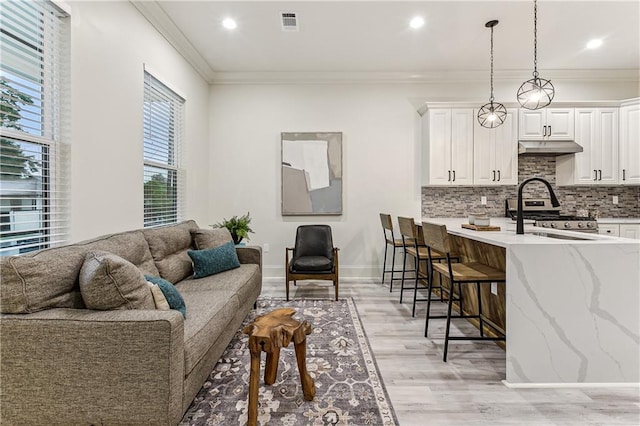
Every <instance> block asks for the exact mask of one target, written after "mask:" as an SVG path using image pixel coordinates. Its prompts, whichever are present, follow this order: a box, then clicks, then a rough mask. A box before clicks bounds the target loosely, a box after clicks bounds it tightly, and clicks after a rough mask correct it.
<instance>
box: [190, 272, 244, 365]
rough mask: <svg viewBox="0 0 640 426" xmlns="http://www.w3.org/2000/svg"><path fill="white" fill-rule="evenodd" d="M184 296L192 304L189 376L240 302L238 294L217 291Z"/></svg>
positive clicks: (191, 293)
mask: <svg viewBox="0 0 640 426" xmlns="http://www.w3.org/2000/svg"><path fill="white" fill-rule="evenodd" d="M189 281H191V280H189ZM183 296H184V300H185V303H186V305H187V306H188V307H189V318H187V319H186V320H185V322H184V372H185V376H188V375H189V373H190V372H191V370H193V368H194V367H195V366H196V365H197V364H198V362H199V361H200V360H201V359H202V358H203V357H204V356H205V355H206V353H207V351H208V350H209V348H211V346H213V344H214V343H215V342H216V340H217V339H218V337H220V336H221V335H222V334H223V330H224V329H225V328H227V326H228V324H229V322H230V321H231V320H232V319H233V317H234V315H235V313H236V312H237V310H238V308H239V307H240V304H239V303H238V299H237V298H236V297H224V296H223V295H222V294H220V295H218V294H216V293H213V292H205V293H202V292H190V293H188V294H183Z"/></svg>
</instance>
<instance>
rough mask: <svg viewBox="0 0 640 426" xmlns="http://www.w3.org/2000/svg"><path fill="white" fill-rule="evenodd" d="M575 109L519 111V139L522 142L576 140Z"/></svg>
mask: <svg viewBox="0 0 640 426" xmlns="http://www.w3.org/2000/svg"><path fill="white" fill-rule="evenodd" d="M574 114H575V113H574V109H573V108H544V109H539V110H535V111H531V110H528V109H520V110H519V120H518V121H519V123H520V125H519V128H520V130H519V133H518V136H519V139H520V140H522V141H540V140H550V141H564V140H569V141H572V140H573V138H574V117H575V116H574Z"/></svg>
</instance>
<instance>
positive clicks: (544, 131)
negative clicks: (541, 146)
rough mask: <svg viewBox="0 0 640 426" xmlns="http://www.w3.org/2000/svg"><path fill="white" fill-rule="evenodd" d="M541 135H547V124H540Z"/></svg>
mask: <svg viewBox="0 0 640 426" xmlns="http://www.w3.org/2000/svg"><path fill="white" fill-rule="evenodd" d="M542 136H547V126H542Z"/></svg>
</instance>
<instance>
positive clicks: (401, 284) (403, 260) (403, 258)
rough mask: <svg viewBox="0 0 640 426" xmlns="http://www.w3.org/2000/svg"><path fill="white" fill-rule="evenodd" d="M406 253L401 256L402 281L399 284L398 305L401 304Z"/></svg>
mask: <svg viewBox="0 0 640 426" xmlns="http://www.w3.org/2000/svg"><path fill="white" fill-rule="evenodd" d="M406 265H407V252H406V251H405V252H404V255H403V256H402V281H401V282H400V303H402V293H403V292H404V274H405V270H406V269H407V266H406Z"/></svg>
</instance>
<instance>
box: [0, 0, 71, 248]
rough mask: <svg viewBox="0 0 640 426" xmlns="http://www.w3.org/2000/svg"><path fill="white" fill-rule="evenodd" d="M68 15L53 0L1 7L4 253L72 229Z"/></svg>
mask: <svg viewBox="0 0 640 426" xmlns="http://www.w3.org/2000/svg"><path fill="white" fill-rule="evenodd" d="M68 77H69V23H68V15H66V14H65V13H64V12H63V11H61V10H60V9H58V8H57V7H56V6H55V5H54V4H53V3H51V2H47V1H3V2H2V7H0V120H1V123H0V256H7V255H14V254H20V253H24V252H28V251H32V250H38V249H42V248H46V247H52V246H56V245H59V244H61V243H63V242H65V241H66V239H67V234H68V172H67V171H68V159H69V147H68V144H67V143H66V142H67V140H68V131H69V129H68V127H67V126H65V123H66V119H67V117H68V113H67V110H66V105H68V99H66V98H65V96H67V93H68V90H67V89H68Z"/></svg>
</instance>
